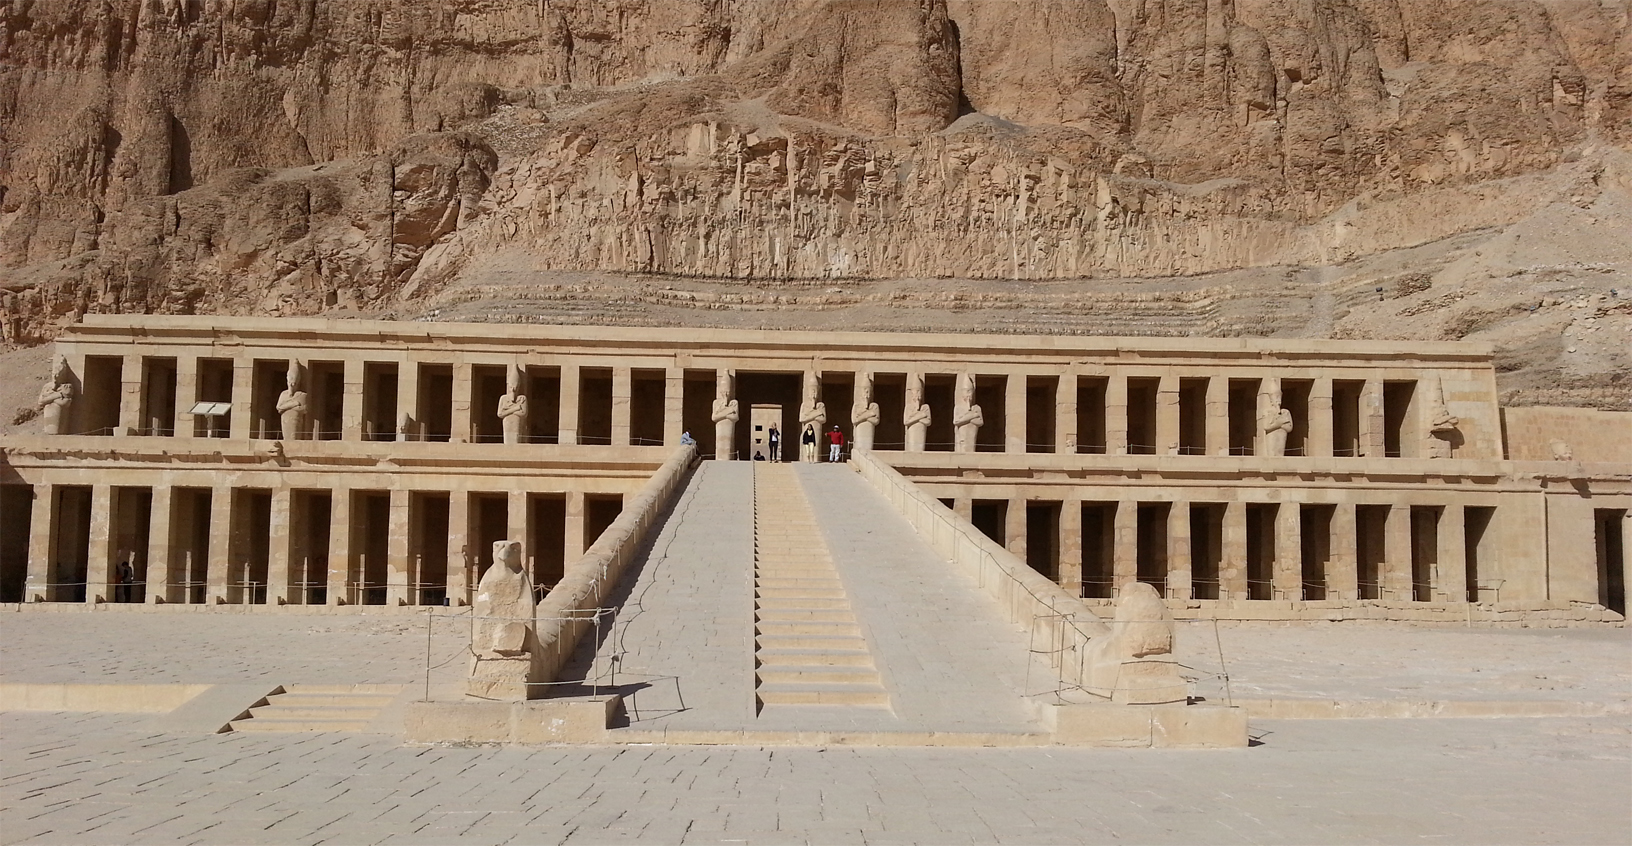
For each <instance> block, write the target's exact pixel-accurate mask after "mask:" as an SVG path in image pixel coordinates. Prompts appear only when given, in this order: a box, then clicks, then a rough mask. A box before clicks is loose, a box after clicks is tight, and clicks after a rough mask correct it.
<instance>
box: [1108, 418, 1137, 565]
mask: <svg viewBox="0 0 1632 846" xmlns="http://www.w3.org/2000/svg"><path fill="white" fill-rule="evenodd" d="M1124 411H1125V407H1124ZM1122 419H1123V421H1124V425H1126V421H1127V415H1126V413H1124V414H1123V416H1122ZM1125 443H1126V441H1125V440H1124V444H1125ZM1112 531H1113V532H1114V533H1115V537H1114V540H1113V541H1112V543H1113V550H1112V554H1111V581H1112V582H1114V584H1113V585H1112V588H1113V590H1112V593H1111V595H1112V596H1113V597H1114V596H1116V594H1117V592H1119V591H1121V590H1122V588H1124V587H1126V586H1128V585H1130V584H1133V583H1134V582H1136V581H1139V502H1138V500H1133V499H1124V500H1122V501H1121V502H1118V503H1117V504H1116V518H1115V520H1114V521H1113V526H1112Z"/></svg>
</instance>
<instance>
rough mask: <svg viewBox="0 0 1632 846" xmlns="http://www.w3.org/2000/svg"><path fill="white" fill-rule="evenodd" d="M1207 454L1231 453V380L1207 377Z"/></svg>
mask: <svg viewBox="0 0 1632 846" xmlns="http://www.w3.org/2000/svg"><path fill="white" fill-rule="evenodd" d="M1207 454H1208V455H1229V454H1230V380H1229V379H1228V378H1227V377H1224V376H1212V377H1209V378H1208V379H1207Z"/></svg>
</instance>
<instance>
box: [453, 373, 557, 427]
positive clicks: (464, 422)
mask: <svg viewBox="0 0 1632 846" xmlns="http://www.w3.org/2000/svg"><path fill="white" fill-rule="evenodd" d="M475 389H476V386H475V379H474V377H473V374H472V371H471V365H470V362H468V361H456V362H454V364H453V408H452V423H451V424H450V426H451V429H452V431H451V433H450V435H449V438H448V440H449V441H451V442H453V443H456V444H468V443H471V442H472V441H474V440H475V439H476V438H475V428H476V427H475V426H474V425H473V421H472V420H471V409H472V408H474V407H475V405H476V399H475V397H473V396H472V395H471V394H472V392H473V391H474V390H475ZM565 390H566V386H565V385H563V386H562V392H563V393H565Z"/></svg>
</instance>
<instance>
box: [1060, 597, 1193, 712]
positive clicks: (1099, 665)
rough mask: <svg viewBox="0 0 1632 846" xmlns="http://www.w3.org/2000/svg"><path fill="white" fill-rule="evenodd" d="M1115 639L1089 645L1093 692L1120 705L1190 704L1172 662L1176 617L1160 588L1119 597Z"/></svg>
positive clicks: (1089, 684) (1109, 637) (1113, 628)
mask: <svg viewBox="0 0 1632 846" xmlns="http://www.w3.org/2000/svg"><path fill="white" fill-rule="evenodd" d="M1110 629H1111V631H1110V634H1108V635H1104V636H1101V637H1096V638H1094V639H1093V640H1092V641H1091V642H1090V643H1089V644H1088V654H1087V655H1086V656H1085V661H1086V663H1087V667H1086V669H1087V678H1086V679H1084V684H1085V686H1086V687H1087V688H1088V692H1089V693H1092V694H1094V695H1095V696H1103V697H1105V698H1107V699H1109V700H1111V702H1113V703H1115V704H1117V705H1162V704H1166V703H1178V702H1185V701H1187V700H1188V699H1189V686H1188V684H1187V683H1186V682H1185V680H1184V678H1183V677H1182V676H1180V675H1179V665H1178V661H1177V659H1176V658H1174V656H1173V615H1172V614H1171V613H1170V612H1169V611H1168V610H1167V603H1166V602H1163V601H1162V597H1161V595H1160V594H1158V593H1157V592H1156V588H1154V587H1152V586H1151V585H1148V584H1146V583H1144V582H1132V583H1129V584H1127V585H1124V586H1123V587H1122V588H1121V589H1120V590H1119V591H1117V595H1116V617H1115V618H1114V620H1113V621H1112V622H1111V626H1110Z"/></svg>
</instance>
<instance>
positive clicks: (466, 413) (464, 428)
mask: <svg viewBox="0 0 1632 846" xmlns="http://www.w3.org/2000/svg"><path fill="white" fill-rule="evenodd" d="M474 382H475V380H474V379H473V378H472V374H471V366H470V362H468V361H458V362H454V365H453V422H452V424H451V425H452V430H453V431H452V433H451V434H450V436H449V438H448V440H450V441H452V442H453V443H456V444H468V443H471V442H472V441H474V440H475V437H474V435H473V432H472V430H473V429H474V428H475V427H474V426H473V425H472V422H473V421H472V420H471V419H470V415H471V408H472V407H473V406H475V404H476V398H475V397H474V396H472V395H471V394H472V392H473V391H475V389H476V386H475V384H474Z"/></svg>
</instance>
